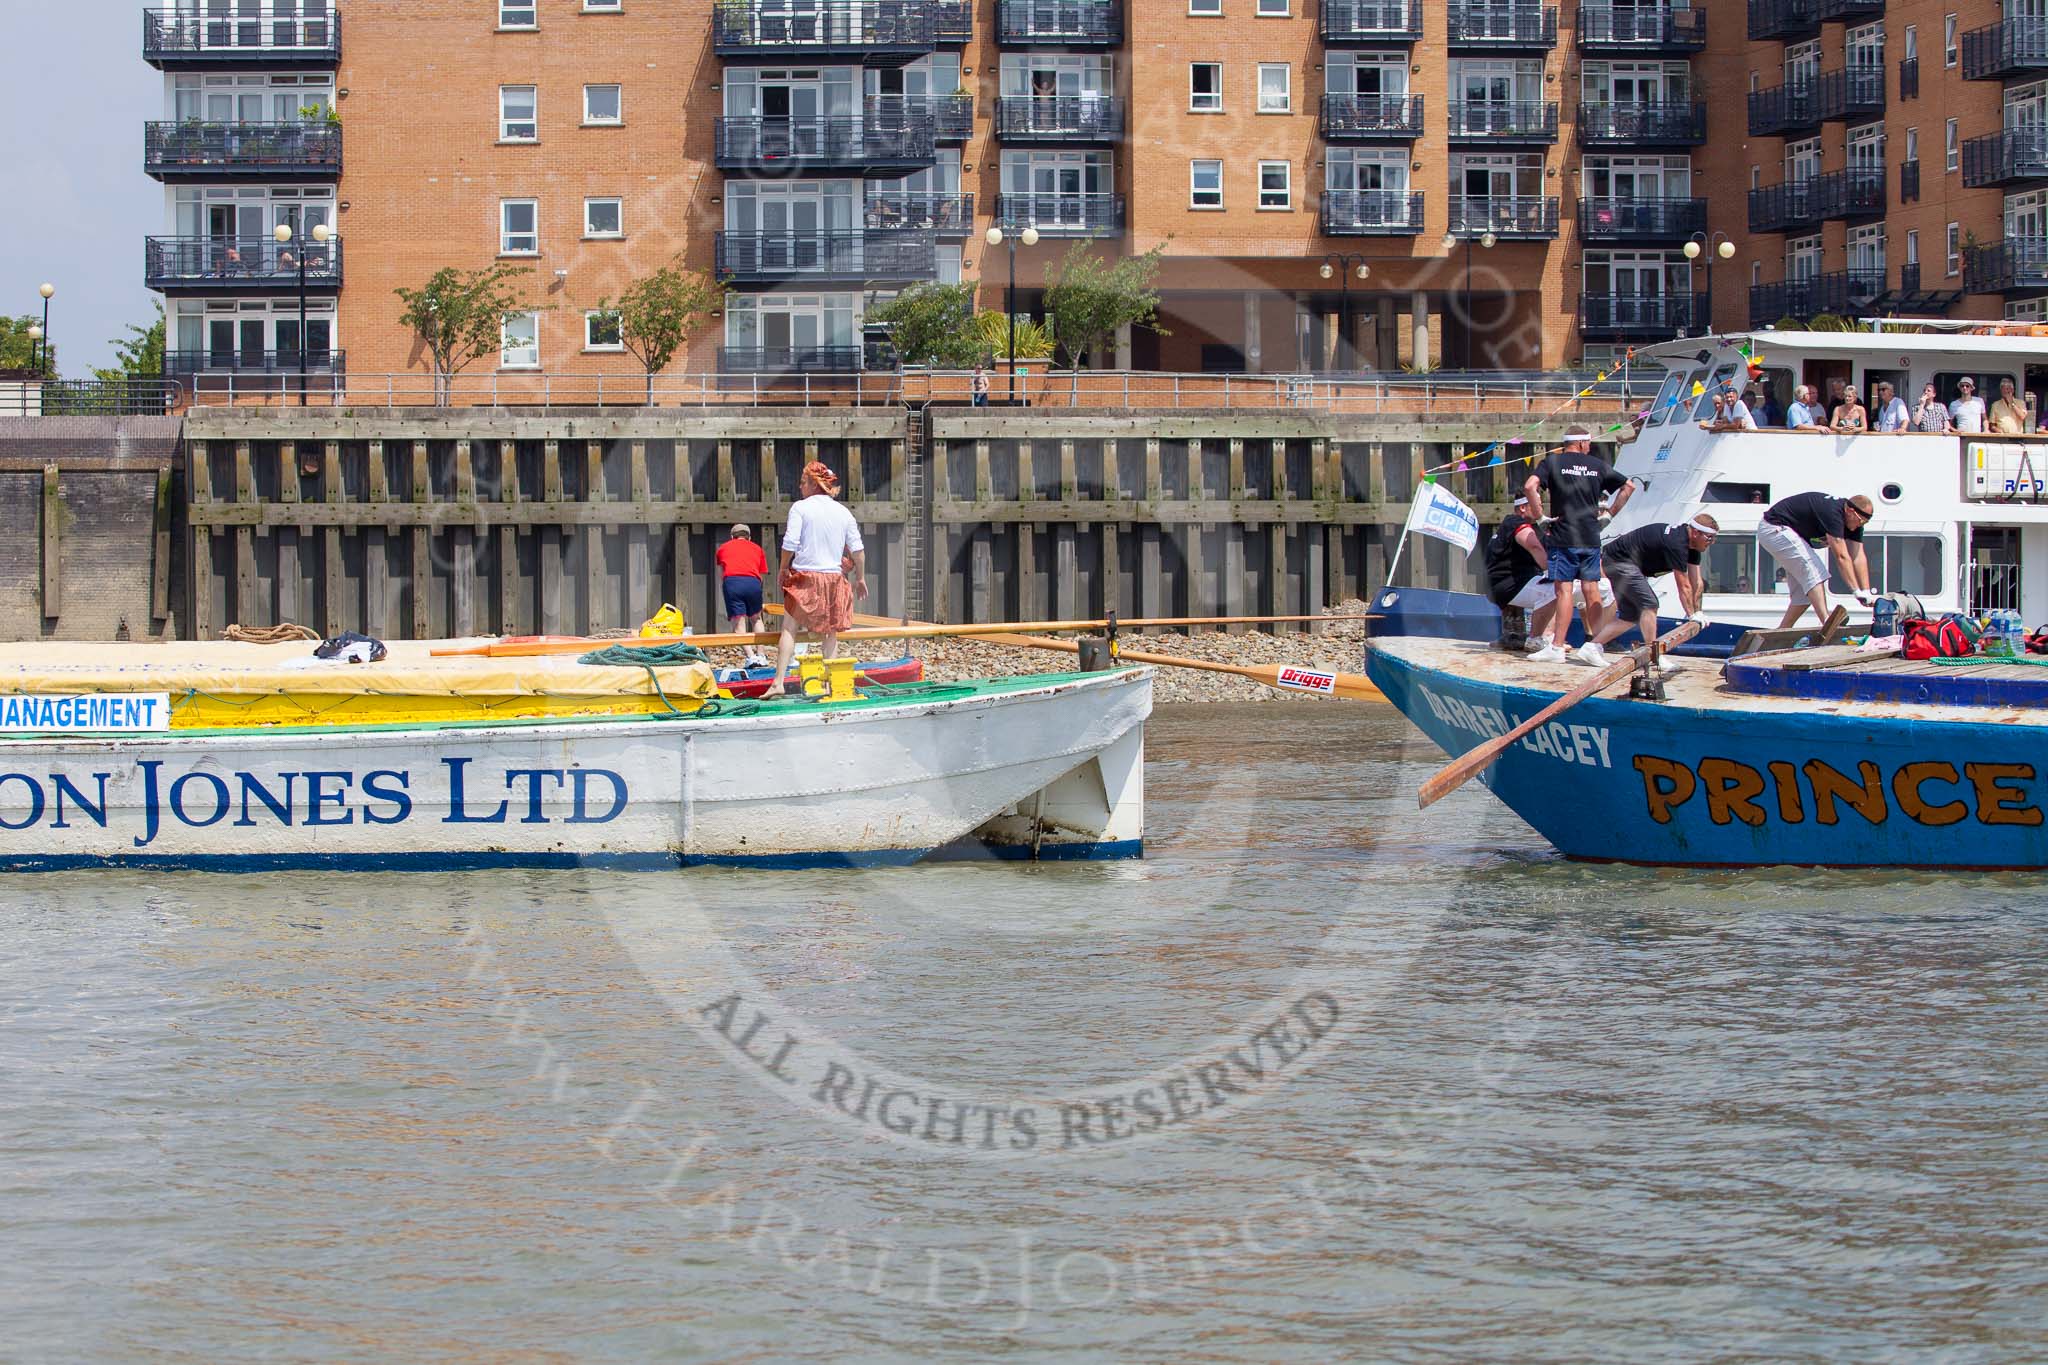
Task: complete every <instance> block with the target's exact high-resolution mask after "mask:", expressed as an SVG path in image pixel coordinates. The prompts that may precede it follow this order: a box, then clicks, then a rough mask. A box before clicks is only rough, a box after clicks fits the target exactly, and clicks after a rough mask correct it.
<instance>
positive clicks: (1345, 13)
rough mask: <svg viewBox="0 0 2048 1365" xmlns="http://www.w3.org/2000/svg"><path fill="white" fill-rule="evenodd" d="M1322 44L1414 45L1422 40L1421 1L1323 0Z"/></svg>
mask: <svg viewBox="0 0 2048 1365" xmlns="http://www.w3.org/2000/svg"><path fill="white" fill-rule="evenodd" d="M1322 34H1323V41H1324V42H1325V43H1329V44H1335V45H1339V46H1341V45H1343V44H1347V43H1413V42H1418V41H1420V40H1421V38H1422V0H1323V8H1322Z"/></svg>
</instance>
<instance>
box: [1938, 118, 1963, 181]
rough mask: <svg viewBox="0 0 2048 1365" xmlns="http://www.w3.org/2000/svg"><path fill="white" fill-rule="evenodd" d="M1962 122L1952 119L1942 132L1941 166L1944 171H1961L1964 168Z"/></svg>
mask: <svg viewBox="0 0 2048 1365" xmlns="http://www.w3.org/2000/svg"><path fill="white" fill-rule="evenodd" d="M1962 127H1963V125H1962V120H1960V119H1950V120H1949V121H1948V122H1947V123H1945V124H1943V125H1942V130H1941V164H1942V169H1943V170H1944V171H1957V170H1961V169H1962V166H1963V133H1962Z"/></svg>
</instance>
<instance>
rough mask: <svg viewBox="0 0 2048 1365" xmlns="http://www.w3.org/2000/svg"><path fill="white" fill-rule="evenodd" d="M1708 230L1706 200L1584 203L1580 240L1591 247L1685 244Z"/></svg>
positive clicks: (1600, 201)
mask: <svg viewBox="0 0 2048 1365" xmlns="http://www.w3.org/2000/svg"><path fill="white" fill-rule="evenodd" d="M1706 230H1707V201H1706V200H1704V199H1581V200H1580V201H1579V236H1580V238H1581V239H1583V240H1584V241H1585V243H1586V244H1587V245H1588V246H1595V245H1598V246H1620V245H1628V244H1640V245H1644V246H1654V245H1657V244H1659V243H1664V242H1683V241H1684V240H1685V239H1686V238H1688V237H1690V236H1692V235H1693V234H1694V233H1696V232H1705V231H1706Z"/></svg>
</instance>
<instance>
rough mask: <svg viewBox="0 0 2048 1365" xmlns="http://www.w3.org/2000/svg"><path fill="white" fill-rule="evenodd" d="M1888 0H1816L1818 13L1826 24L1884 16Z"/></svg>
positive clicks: (1858, 21) (1854, 21)
mask: <svg viewBox="0 0 2048 1365" xmlns="http://www.w3.org/2000/svg"><path fill="white" fill-rule="evenodd" d="M1885 4H1886V0H1816V10H1815V12H1816V14H1817V15H1818V17H1819V19H1820V21H1821V22H1822V23H1824V24H1827V23H1834V22H1836V21H1841V22H1845V23H1852V24H1853V23H1861V22H1862V21H1863V20H1865V19H1882V18H1884V7H1885Z"/></svg>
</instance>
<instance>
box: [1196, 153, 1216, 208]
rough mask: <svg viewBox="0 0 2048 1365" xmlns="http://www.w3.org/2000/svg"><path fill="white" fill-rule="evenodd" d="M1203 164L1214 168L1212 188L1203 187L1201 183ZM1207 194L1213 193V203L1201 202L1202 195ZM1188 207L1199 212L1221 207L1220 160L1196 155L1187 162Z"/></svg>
mask: <svg viewBox="0 0 2048 1365" xmlns="http://www.w3.org/2000/svg"><path fill="white" fill-rule="evenodd" d="M1205 166H1213V167H1215V168H1216V184H1215V187H1214V188H1213V189H1204V188H1203V187H1202V185H1201V182H1200V176H1201V174H1202V168H1203V167H1205ZM1207 194H1213V195H1215V196H1216V202H1215V203H1213V204H1205V203H1203V202H1202V196H1203V195H1207ZM1188 207H1189V208H1190V209H1193V210H1195V211H1197V212H1200V213H1214V212H1216V211H1217V210H1218V209H1220V208H1222V207H1223V163H1222V161H1220V160H1218V159H1215V158H1212V157H1198V158H1196V159H1195V160H1193V161H1190V162H1188Z"/></svg>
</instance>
